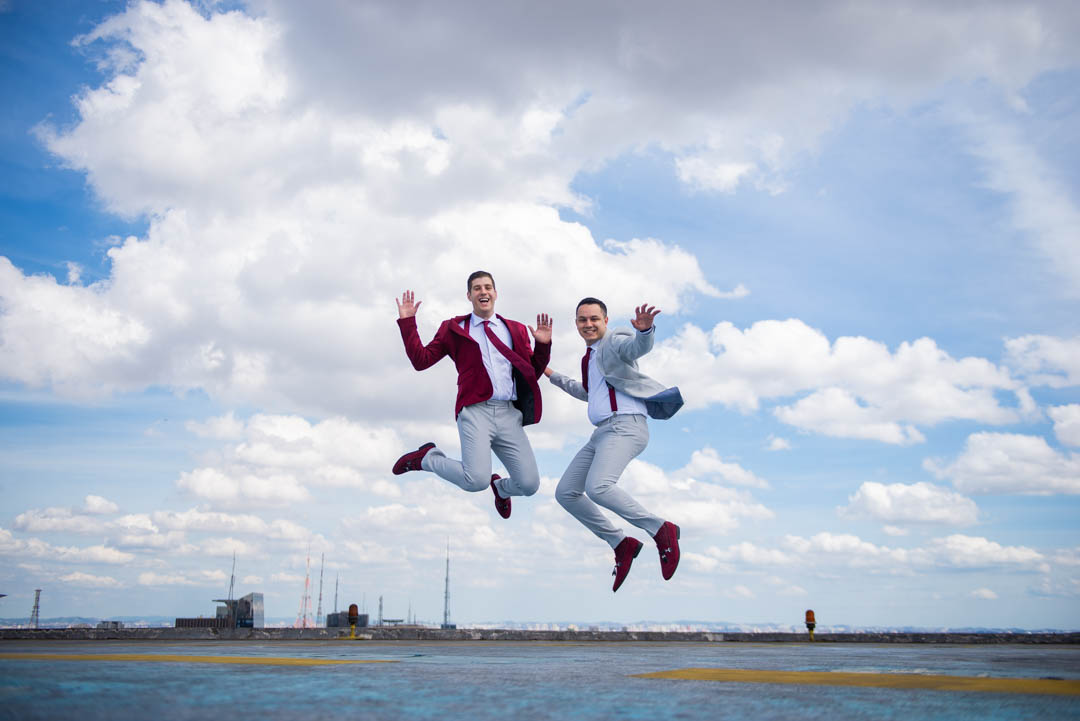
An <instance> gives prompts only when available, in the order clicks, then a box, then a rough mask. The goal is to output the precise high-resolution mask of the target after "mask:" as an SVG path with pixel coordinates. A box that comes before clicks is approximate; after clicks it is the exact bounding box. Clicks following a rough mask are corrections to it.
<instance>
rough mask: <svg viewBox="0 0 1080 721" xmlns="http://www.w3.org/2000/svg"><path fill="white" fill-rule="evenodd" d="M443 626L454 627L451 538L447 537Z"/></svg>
mask: <svg viewBox="0 0 1080 721" xmlns="http://www.w3.org/2000/svg"><path fill="white" fill-rule="evenodd" d="M442 627H443V628H453V627H454V626H453V624H451V623H450V539H449V538H447V539H446V586H445V588H444V590H443V610H442Z"/></svg>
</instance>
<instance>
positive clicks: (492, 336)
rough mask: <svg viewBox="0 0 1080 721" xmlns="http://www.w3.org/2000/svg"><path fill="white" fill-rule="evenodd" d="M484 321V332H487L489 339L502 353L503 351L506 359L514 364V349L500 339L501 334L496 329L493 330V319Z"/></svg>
mask: <svg viewBox="0 0 1080 721" xmlns="http://www.w3.org/2000/svg"><path fill="white" fill-rule="evenodd" d="M483 323H484V332H485V333H487V337H488V340H489V341H491V345H493V346H495V348H496V349H497V350H498V351H499V352H500V353H502V354H503V356H505V357H506V360H508V361H510V364H511V365H513V363H514V357H513V353H514V351H512V350H510V349H509V348H507V347H506V344H505V343H503V342H502V341H501V340H499V336H497V335H495V331H493V330H491V325H490V324H491V321H490V320H485V321H484V322H483Z"/></svg>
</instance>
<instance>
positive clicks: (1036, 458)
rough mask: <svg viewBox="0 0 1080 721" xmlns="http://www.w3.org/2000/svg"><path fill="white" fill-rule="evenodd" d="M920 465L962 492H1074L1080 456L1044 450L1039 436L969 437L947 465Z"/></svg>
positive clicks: (931, 461) (931, 462) (934, 462)
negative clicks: (945, 479)
mask: <svg viewBox="0 0 1080 721" xmlns="http://www.w3.org/2000/svg"><path fill="white" fill-rule="evenodd" d="M923 466H924V467H925V468H926V469H927V470H929V471H931V472H932V473H934V474H935V475H937V476H938V477H939V478H948V479H950V480H951V481H952V483H953V485H954V486H956V488H957V489H959V490H960V491H962V492H964V493H985V494H995V493H1005V494H1008V493H1021V494H1036V495H1049V494H1056V493H1063V494H1077V493H1080V457H1078V456H1077V454H1075V453H1068V452H1061V451H1058V450H1056V449H1054V448H1051V447H1050V444H1049V443H1047V442H1046V439H1045V438H1043V437H1042V436H1028V435H1022V434H1016V433H986V432H984V433H973V434H971V435H970V436H968V439H967V442H966V443H965V444H964V450H963V452H962V453H961V454H960V455H959V456H958V457H957V458H956V460H954V461H952V462H951V463H945V462H943V461H940V460H934V459H927V460H926V461H924V462H923Z"/></svg>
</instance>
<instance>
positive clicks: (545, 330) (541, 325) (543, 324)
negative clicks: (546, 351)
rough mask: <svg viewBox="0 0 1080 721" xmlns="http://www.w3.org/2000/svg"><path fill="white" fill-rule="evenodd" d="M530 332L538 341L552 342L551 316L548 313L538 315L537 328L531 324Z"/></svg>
mask: <svg viewBox="0 0 1080 721" xmlns="http://www.w3.org/2000/svg"><path fill="white" fill-rule="evenodd" d="M529 332H530V333H532V336H533V338H535V339H536V342H537V343H550V342H551V317H550V316H549V315H548V314H547V313H541V314H540V315H538V316H536V328H533V327H532V326H531V325H530V326H529Z"/></svg>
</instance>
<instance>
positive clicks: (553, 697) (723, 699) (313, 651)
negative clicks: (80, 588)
mask: <svg viewBox="0 0 1080 721" xmlns="http://www.w3.org/2000/svg"><path fill="white" fill-rule="evenodd" d="M211 717H213V718H220V719H230V720H231V719H249V718H250V719H269V720H273V719H293V718H297V719H299V718H304V719H312V718H320V719H321V718H329V719H336V718H348V719H357V718H363V719H453V718H468V719H470V721H480V720H483V719H500V721H501V720H503V719H509V718H522V719H559V721H565V720H566V719H615V718H619V719H635V718H642V719H650V720H651V721H657V720H658V719H670V718H679V719H829V721H838V720H839V719H904V720H905V721H910V720H911V719H919V720H920V721H922V720H923V719H1030V718H1046V719H1070V718H1076V719H1080V647H1078V646H1073V645H1055V646H1032V645H971V646H965V645H925V644H917V645H897V644H882V645H875V644H866V643H861V644H843V643H829V644H816V643H815V644H808V643H798V644H794V643H792V644H788V643H768V644H756V643H738V644H727V643H724V644H716V643H663V642H648V643H634V642H613V643H605V642H596V641H591V642H585V643H573V642H520V643H519V642H510V641H500V642H485V641H480V642H468V641H456V642H442V641H377V640H361V641H339V640H332V641H276V642H267V643H259V642H253V641H247V642H243V643H237V642H227V641H215V642H160V641H140V642H137V643H132V642H125V641H111V642H71V641H46V642H41V641H4V642H2V643H0V718H3V719H7V718H11V719H57V718H60V719H63V718H77V719H80V721H93V720H95V719H156V720H159V721H160V720H164V719H186V718H192V719H194V718H200V719H202V718H211Z"/></svg>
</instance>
